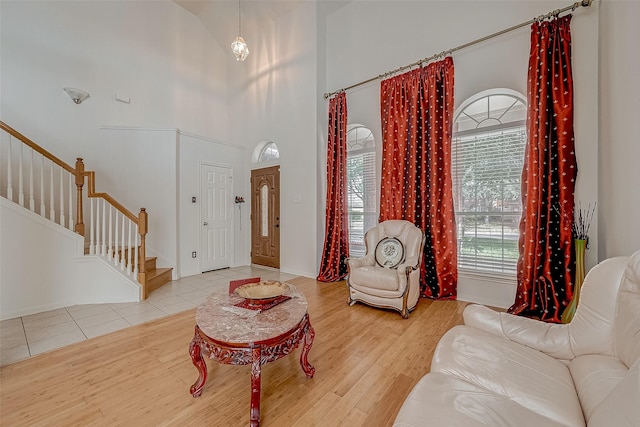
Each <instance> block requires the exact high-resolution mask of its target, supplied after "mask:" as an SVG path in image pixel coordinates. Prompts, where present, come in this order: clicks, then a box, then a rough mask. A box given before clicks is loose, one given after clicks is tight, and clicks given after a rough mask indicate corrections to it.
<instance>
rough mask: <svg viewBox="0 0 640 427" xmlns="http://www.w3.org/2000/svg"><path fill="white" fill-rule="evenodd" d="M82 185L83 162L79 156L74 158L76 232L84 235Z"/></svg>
mask: <svg viewBox="0 0 640 427" xmlns="http://www.w3.org/2000/svg"><path fill="white" fill-rule="evenodd" d="M83 186H84V162H83V161H82V159H81V158H80V157H78V158H77V159H76V188H77V189H78V196H77V201H76V226H75V231H76V233H78V234H80V235H81V236H84V219H83V215H82V211H83V209H82V187H83Z"/></svg>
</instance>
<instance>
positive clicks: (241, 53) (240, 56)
mask: <svg viewBox="0 0 640 427" xmlns="http://www.w3.org/2000/svg"><path fill="white" fill-rule="evenodd" d="M231 50H232V51H233V54H234V55H235V56H236V61H244V60H245V59H247V56H249V48H248V47H247V43H245V41H244V39H243V38H242V36H238V37H236V39H235V40H234V41H233V42H232V43H231Z"/></svg>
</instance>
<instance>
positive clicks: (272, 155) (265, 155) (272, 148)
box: [258, 142, 280, 163]
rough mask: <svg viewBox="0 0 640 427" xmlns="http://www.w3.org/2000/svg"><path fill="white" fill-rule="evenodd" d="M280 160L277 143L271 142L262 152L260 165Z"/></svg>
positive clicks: (259, 160)
mask: <svg viewBox="0 0 640 427" xmlns="http://www.w3.org/2000/svg"><path fill="white" fill-rule="evenodd" d="M279 158H280V150H278V146H277V145H276V143H275V142H270V143H269V144H267V145H265V147H264V148H263V149H262V151H261V152H260V157H259V158H258V163H262V162H268V161H270V160H276V159H279Z"/></svg>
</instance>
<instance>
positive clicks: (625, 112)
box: [598, 0, 640, 259]
mask: <svg viewBox="0 0 640 427" xmlns="http://www.w3.org/2000/svg"><path fill="white" fill-rule="evenodd" d="M639 17H640V2H637V1H610V0H606V1H603V2H602V5H601V17H600V80H599V83H600V109H599V110H600V111H599V112H600V118H599V121H600V153H599V160H600V163H599V165H598V167H599V173H598V194H599V205H600V206H599V211H600V218H599V220H600V221H599V227H600V239H599V253H600V258H601V259H604V258H609V257H613V256H620V255H630V254H632V253H633V252H634V251H636V250H638V249H640V221H639V218H640V167H638V164H639V163H640V138H638V126H637V122H638V117H640V82H638V76H639V75H640V49H638V40H640V26H638V18H639Z"/></svg>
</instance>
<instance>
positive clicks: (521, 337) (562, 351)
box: [463, 304, 576, 360]
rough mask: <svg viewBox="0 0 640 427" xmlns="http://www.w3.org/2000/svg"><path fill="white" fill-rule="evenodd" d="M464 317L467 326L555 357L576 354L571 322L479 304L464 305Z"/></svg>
mask: <svg viewBox="0 0 640 427" xmlns="http://www.w3.org/2000/svg"><path fill="white" fill-rule="evenodd" d="M463 317H464V323H465V325H467V326H471V327H474V328H477V329H481V330H483V331H486V332H489V333H491V334H493V335H497V336H501V337H503V338H506V339H508V340H510V341H513V342H516V343H518V344H521V345H524V346H527V347H530V348H533V349H534V350H538V351H541V352H543V353H546V354H548V355H549V356H551V357H554V358H556V359H564V360H570V359H573V358H574V357H575V356H576V355H575V353H574V351H573V346H572V342H571V336H570V328H569V325H568V324H566V325H560V324H554V323H545V322H541V321H539V320H534V319H529V318H527V317H521V316H514V315H512V314H509V313H501V312H497V311H494V310H491V309H490V308H488V307H485V306H482V305H477V304H472V305H468V306H467V307H465V309H464V312H463Z"/></svg>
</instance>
